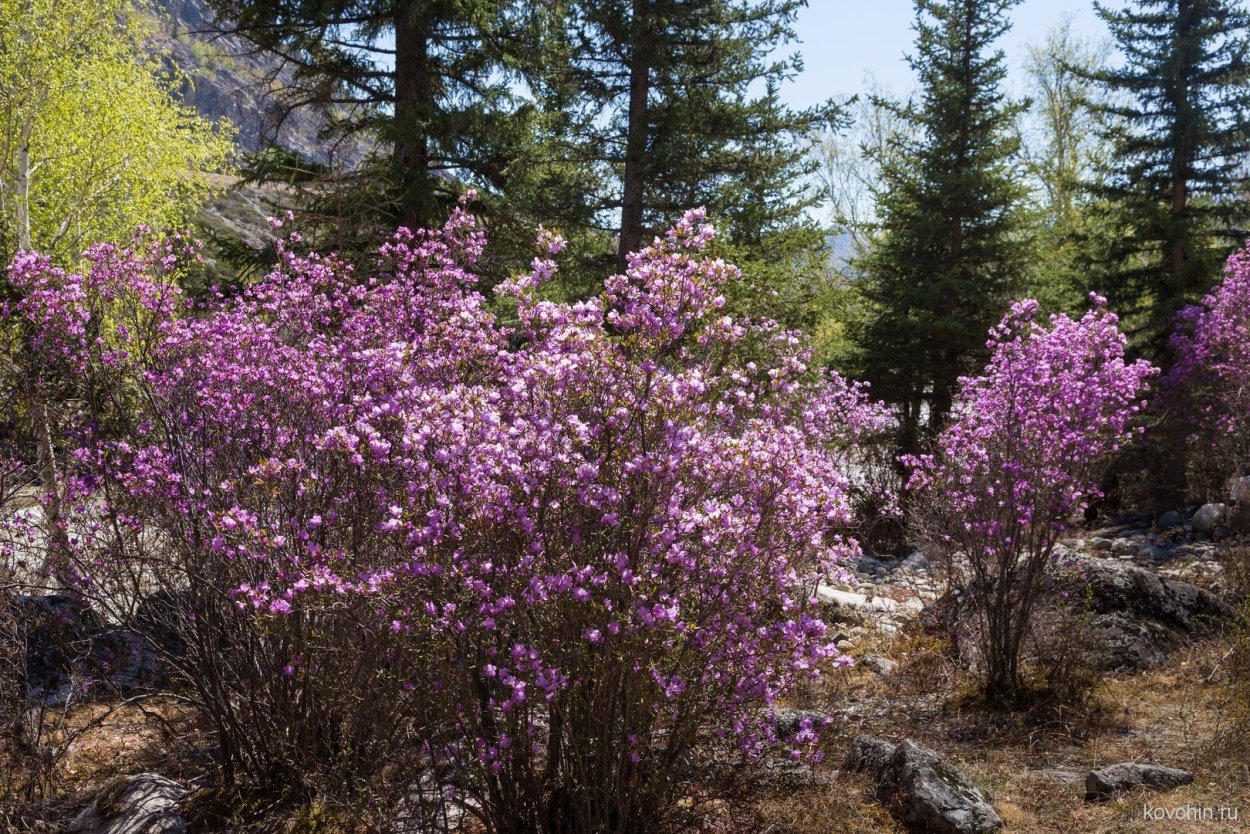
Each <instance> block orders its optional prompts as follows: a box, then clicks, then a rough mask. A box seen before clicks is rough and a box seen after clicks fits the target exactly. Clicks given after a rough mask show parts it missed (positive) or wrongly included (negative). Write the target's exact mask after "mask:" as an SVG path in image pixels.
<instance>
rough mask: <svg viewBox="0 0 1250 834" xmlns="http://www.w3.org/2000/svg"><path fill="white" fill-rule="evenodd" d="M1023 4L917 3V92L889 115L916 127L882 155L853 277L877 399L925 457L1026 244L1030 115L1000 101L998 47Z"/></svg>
mask: <svg viewBox="0 0 1250 834" xmlns="http://www.w3.org/2000/svg"><path fill="white" fill-rule="evenodd" d="M1016 2H1018V0H915V7H916V23H915V30H916V49H915V53H914V54H913V55H911V56H909V57H908V62H909V63H910V65H911V67H912V68H913V70H914V71H915V72H916V74H917V75H918V77H919V81H920V87H921V90H920V93H919V95H918V98H917V99H916V100H913V101H910V102H908V103H906V104H889V103H883V104H885V105H886V106H889V107H891V108H892V109H893V110H894V111H895V112H896V113H897V114H898V116H899V117H900V118H901V119H902V121H903V122H904V124H906V125H908V126H909V129H908V130H906V131H900V132H899V133H898V134H897V136H896V137H895V138H894V139H893V141H892V143H891V147H890V148H889V149H888V152H885V153H882V154H881V155H880V156H881V177H882V188H881V197H880V202H879V205H878V206H877V217H878V221H879V230H878V233H877V235H876V237H875V239H874V240H873V241H872V243H871V245H870V247H869V249H868V251H867V252H866V254H865V255H864V256H862V258H860V259H859V263H858V264H856V267H857V269H859V270H860V271H861V272H862V275H863V278H862V279H861V280H862V284H861V287H862V292H863V295H864V298H865V301H866V305H867V308H868V310H867V313H866V315H865V316H864V318H863V319H862V320H861V321H859V322H857V323H856V326H855V327H854V334H853V335H854V336H855V339H856V342H857V348H858V352H859V362H860V365H861V367H860V368H859V370H860V372H861V373H862V374H863V375H864V376H865V377H866V378H867V379H868V380H870V381H871V383H872V385H873V393H874V394H875V395H876V396H878V397H881V398H883V399H885V400H887V401H889V402H892V403H895V404H897V405H898V406H899V408H900V414H901V417H902V421H903V425H902V436H901V441H902V445H903V447H904V448H905V449H907V450H913V449H915V448H916V447H917V445H918V443H919V440H920V438H921V435H922V433H923V432H925V431H926V430H927V431H932V430H935V429H936V428H937V427H939V426H940V424H941V422H942V420H943V418H944V417H945V415H946V414H947V412H948V411H949V410H950V406H951V398H952V395H953V392H954V388H955V384H956V381H957V380H958V378H959V377H960V375H961V374H963V373H965V372H966V371H967V370H968V369H969V368H970V366H971V364H973V363H974V362H975V360H978V359H979V358H980V357H981V356H982V354H983V352H984V345H985V333H986V331H987V330H988V329H989V327H990V325H992V324H993V323H994V322H995V321H997V319H998V318H999V316H1000V315H1001V313H1002V311H1003V309H1004V307H1005V302H1006V299H1007V296H1008V293H1009V290H1010V288H1011V286H1012V283H1013V281H1015V280H1016V279H1017V276H1018V274H1019V271H1020V267H1021V261H1022V258H1023V253H1024V252H1025V251H1026V244H1025V243H1024V241H1022V239H1021V238H1022V234H1021V232H1022V224H1021V222H1020V220H1019V217H1018V214H1019V213H1018V207H1019V203H1020V201H1021V198H1022V196H1023V186H1022V185H1021V184H1020V181H1019V178H1018V177H1016V176H1015V170H1014V167H1015V154H1016V152H1017V150H1018V147H1019V140H1018V138H1017V136H1016V135H1015V133H1014V131H1013V130H1012V125H1013V121H1014V119H1015V118H1016V116H1017V115H1018V114H1019V112H1020V110H1021V105H1020V104H1018V103H1015V102H1013V101H1011V100H1009V99H1008V98H1007V96H1006V95H1005V94H1004V92H1003V91H1002V81H1003V78H1004V75H1005V74H1006V66H1005V63H1004V57H1003V53H1002V52H1001V51H1000V50H997V49H994V48H993V43H994V41H995V40H996V39H997V38H998V37H999V36H1001V35H1002V34H1003V33H1004V32H1006V31H1007V29H1008V28H1009V26H1010V23H1009V22H1008V20H1007V12H1008V11H1009V10H1010V9H1011V7H1012V6H1014V5H1016Z"/></svg>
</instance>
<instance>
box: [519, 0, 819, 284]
mask: <svg viewBox="0 0 1250 834" xmlns="http://www.w3.org/2000/svg"><path fill="white" fill-rule="evenodd" d="M805 5H806V0H564V2H558V3H553V4H552V5H551V12H550V17H549V20H551V21H552V24H553V28H554V29H555V30H556V34H555V35H554V36H553V37H552V38H551V41H550V48H549V49H548V50H547V51H546V52H545V54H544V55H542V56H539V57H540V58H541V65H540V66H535V67H534V72H533V75H532V86H533V88H534V89H535V90H537V91H539V97H540V99H543V100H546V101H552V102H558V104H556V105H554V106H555V107H558V108H563V109H564V110H565V112H567V113H569V114H570V116H571V118H572V119H573V126H572V127H571V129H570V131H569V137H570V148H569V158H572V159H578V160H582V161H583V162H585V163H586V164H588V165H590V166H591V167H592V168H593V169H594V170H596V171H598V173H599V178H598V187H597V189H595V191H594V192H593V193H590V194H587V195H586V199H587V200H588V201H589V203H590V205H592V206H593V208H594V214H595V217H596V218H597V222H598V223H599V224H600V225H601V226H602V227H603V228H604V229H605V230H609V231H611V232H614V233H615V234H616V235H617V236H618V245H617V253H618V254H617V266H618V268H621V267H623V266H624V264H625V258H626V256H627V255H628V253H629V252H631V251H636V250H637V249H639V248H640V247H641V246H642V245H643V244H645V243H646V242H647V241H649V239H650V237H651V236H652V235H654V234H656V233H657V232H659V231H661V230H662V229H664V228H667V226H668V225H669V224H671V223H672V221H673V219H674V218H675V217H676V216H678V215H679V214H680V213H681V212H682V211H684V210H685V209H688V208H691V207H693V206H699V205H706V206H707V207H708V209H709V210H710V212H711V213H712V215H713V216H714V217H716V219H717V220H718V221H720V222H721V224H722V226H723V227H724V230H725V231H726V232H727V233H728V235H729V237H730V238H731V239H732V240H733V241H734V243H735V244H737V245H739V246H741V247H743V249H742V251H743V252H746V253H748V254H749V253H750V252H752V251H754V252H756V253H757V255H758V254H759V253H763V252H766V253H767V254H765V255H763V258H768V259H771V260H772V261H773V262H774V263H777V262H778V259H781V260H783V261H789V260H793V261H796V262H797V261H801V260H802V259H803V257H804V256H805V254H808V253H810V252H812V251H814V250H816V249H819V248H820V246H821V245H822V243H823V233H822V232H821V231H820V229H819V228H817V226H816V225H815V224H813V223H810V222H807V220H806V210H807V209H808V208H809V207H811V206H812V205H814V204H815V202H816V200H817V199H818V195H817V192H816V190H815V189H813V188H810V187H809V185H808V184H809V183H810V182H811V180H810V174H811V173H813V157H812V155H811V154H810V152H809V150H810V147H811V146H812V145H813V144H814V141H815V139H816V136H817V133H818V132H819V131H820V130H821V129H823V128H826V127H828V126H830V125H832V124H833V123H835V121H836V120H837V118H838V113H839V111H838V108H837V107H835V106H834V105H833V104H832V103H826V104H824V105H821V106H817V107H812V108H808V109H803V110H793V109H790V108H788V107H786V106H785V105H784V104H783V103H782V101H781V98H780V93H779V88H780V85H781V84H782V83H783V82H784V81H785V80H787V79H788V78H789V77H790V76H791V75H792V74H794V73H796V72H798V71H799V70H800V69H801V68H802V64H801V62H800V59H799V58H798V57H797V56H782V57H778V56H777V55H776V54H774V50H776V49H780V48H783V47H785V45H786V44H787V43H788V42H789V41H791V40H792V39H793V38H794V31H793V28H792V25H793V22H794V19H795V16H796V14H797V13H798V10H799V9H801V8H802V7H803V6H805ZM544 109H552V105H547V106H546V107H544ZM763 258H761V261H762V260H763ZM761 274H762V273H761Z"/></svg>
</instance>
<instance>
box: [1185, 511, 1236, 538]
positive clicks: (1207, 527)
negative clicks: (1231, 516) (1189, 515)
mask: <svg viewBox="0 0 1250 834" xmlns="http://www.w3.org/2000/svg"><path fill="white" fill-rule="evenodd" d="M1227 520H1228V506H1227V505H1225V504H1203V505H1202V506H1201V507H1199V508H1198V511H1197V512H1196V513H1194V517H1193V520H1192V522H1191V524H1192V525H1193V528H1194V532H1195V533H1207V534H1210V533H1211V532H1213V531H1214V530H1215V528H1216V527H1218V526H1219V525H1221V524H1223V523H1224V522H1226V521H1227Z"/></svg>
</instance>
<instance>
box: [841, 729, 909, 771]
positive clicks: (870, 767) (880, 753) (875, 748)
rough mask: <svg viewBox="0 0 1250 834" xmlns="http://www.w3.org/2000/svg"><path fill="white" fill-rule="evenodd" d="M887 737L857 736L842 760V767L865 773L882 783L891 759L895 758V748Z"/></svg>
mask: <svg viewBox="0 0 1250 834" xmlns="http://www.w3.org/2000/svg"><path fill="white" fill-rule="evenodd" d="M895 747H896V745H893V744H891V743H890V742H888V741H886V740H885V739H880V738H873V737H872V736H856V737H855V738H854V740H852V741H851V746H850V747H849V748H848V749H847V751H846V758H845V759H843V760H842V769H843V770H846V771H849V772H851V773H865V774H867V775H868V776H870V777H872V779H873V781H874V782H877V783H880V781H881V779H882V777H884V776H885V772H886V769H887V768H889V766H890V760H891V759H893V758H894V748H895Z"/></svg>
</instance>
